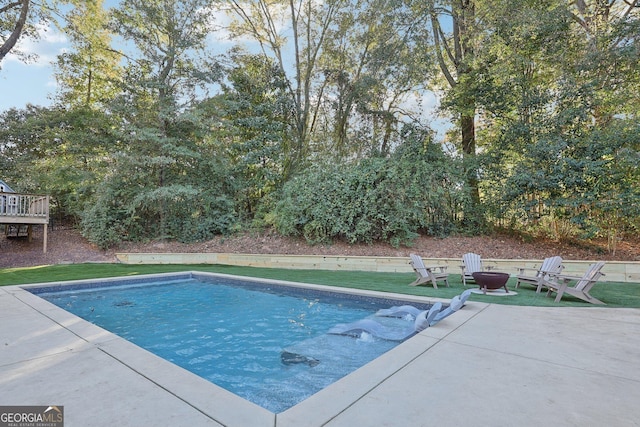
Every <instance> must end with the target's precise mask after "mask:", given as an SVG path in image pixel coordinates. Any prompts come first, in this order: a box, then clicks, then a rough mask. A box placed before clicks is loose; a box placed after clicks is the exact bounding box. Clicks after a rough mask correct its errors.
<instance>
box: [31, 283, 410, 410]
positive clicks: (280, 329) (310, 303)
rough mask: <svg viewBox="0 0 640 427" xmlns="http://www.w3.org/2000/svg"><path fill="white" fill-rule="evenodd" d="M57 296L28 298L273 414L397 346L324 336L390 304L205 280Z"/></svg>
mask: <svg viewBox="0 0 640 427" xmlns="http://www.w3.org/2000/svg"><path fill="white" fill-rule="evenodd" d="M61 289H64V288H63V287H60V288H56V289H46V288H45V289H40V290H32V292H34V293H37V294H38V295H39V296H41V297H42V298H45V299H46V300H48V301H50V302H52V303H54V304H56V305H57V306H59V307H61V308H63V309H65V310H67V311H69V312H71V313H73V314H75V315H77V316H79V317H81V318H83V319H85V320H87V321H89V322H92V323H94V324H96V325H98V326H100V327H102V328H104V329H107V330H109V331H111V332H113V333H115V334H117V335H119V336H121V337H123V338H125V339H127V340H129V341H131V342H133V343H135V344H137V345H139V346H140V347H143V348H145V349H147V350H149V351H151V352H152V353H154V354H156V355H158V356H160V357H162V358H164V359H167V360H169V361H171V362H173V363H175V364H176V365H179V366H181V367H183V368H185V369H187V370H189V371H191V372H193V373H195V374H197V375H199V376H201V377H203V378H205V379H207V380H209V381H211V382H213V383H215V384H217V385H219V386H221V387H223V388H225V389H227V390H229V391H231V392H233V393H235V394H237V395H239V396H241V397H243V398H245V399H247V400H250V401H252V402H254V403H256V404H258V405H260V406H262V407H264V408H266V409H268V410H270V411H272V412H275V413H278V412H281V411H283V410H285V409H287V408H289V407H291V406H293V405H295V404H297V403H299V402H301V401H302V400H304V399H306V398H307V397H309V396H311V395H312V394H314V393H316V392H317V391H319V390H321V389H322V388H324V387H326V386H328V385H329V384H331V383H333V382H335V381H336V380H338V379H340V378H341V377H343V376H345V375H347V374H349V373H350V372H352V371H354V370H355V369H357V368H359V367H361V366H363V365H364V364H366V363H368V362H369V361H371V360H373V359H375V358H376V357H378V356H380V355H381V354H383V353H385V352H387V351H389V350H390V349H392V348H393V347H395V346H396V345H397V344H398V342H394V341H387V340H381V339H377V338H374V337H372V336H369V335H367V334H363V335H362V336H360V338H353V337H347V336H338V335H327V334H326V332H327V331H328V330H330V329H331V328H332V327H333V326H335V325H336V324H339V323H350V322H353V321H356V320H360V319H363V318H366V317H368V316H371V315H373V314H374V313H375V312H376V310H378V309H379V308H385V307H389V306H391V305H394V304H397V303H398V302H397V301H393V300H381V299H375V298H354V297H353V296H349V295H341V294H337V293H324V292H320V291H310V290H304V289H295V288H293V289H292V288H289V287H286V286H277V285H273V284H259V283H255V282H248V281H243V280H232V279H228V278H212V277H206V278H199V280H197V279H194V278H183V279H180V280H170V281H166V280H165V281H163V282H157V281H156V282H151V283H129V284H117V283H116V284H113V283H111V284H109V285H102V286H98V285H93V286H91V287H89V288H75V289H67V290H61ZM396 321H398V320H397V319H396ZM286 353H288V354H289V356H291V355H292V354H293V356H294V357H293V360H294V361H295V362H302V363H295V362H294V363H290V362H291V359H287V358H284V359H283V357H284V355H285V354H286ZM297 356H303V358H302V360H300V357H297ZM307 356H309V357H308V358H307Z"/></svg>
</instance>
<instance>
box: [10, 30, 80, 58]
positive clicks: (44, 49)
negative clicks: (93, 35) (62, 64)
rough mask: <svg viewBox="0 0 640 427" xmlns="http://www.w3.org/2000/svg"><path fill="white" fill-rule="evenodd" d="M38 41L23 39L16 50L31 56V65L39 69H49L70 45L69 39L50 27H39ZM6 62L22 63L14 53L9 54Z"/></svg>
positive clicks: (19, 41)
mask: <svg viewBox="0 0 640 427" xmlns="http://www.w3.org/2000/svg"><path fill="white" fill-rule="evenodd" d="M36 28H37V33H38V39H32V38H28V37H21V38H20V39H19V40H18V43H17V44H16V47H15V49H17V50H19V51H20V52H21V53H22V54H24V55H27V56H29V57H30V58H31V59H30V60H29V61H28V63H29V65H32V66H37V67H47V66H49V65H50V64H51V62H53V61H55V60H56V56H57V55H59V54H60V53H62V52H64V51H65V50H66V48H67V45H68V40H67V37H66V36H65V35H64V34H63V33H61V32H60V31H58V30H57V29H55V28H54V27H53V26H51V25H50V24H49V25H42V24H40V25H38V26H37V27H36ZM5 60H6V61H7V62H9V61H13V62H22V60H21V59H20V58H19V57H18V56H17V55H15V54H14V53H11V52H10V53H9V54H8V55H7V56H6V58H5Z"/></svg>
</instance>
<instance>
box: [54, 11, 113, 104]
mask: <svg viewBox="0 0 640 427" xmlns="http://www.w3.org/2000/svg"><path fill="white" fill-rule="evenodd" d="M71 4H72V5H73V9H72V10H71V11H70V12H69V13H68V15H67V17H66V20H65V23H66V24H65V25H64V27H63V30H64V31H65V32H66V34H67V35H68V37H69V40H70V41H71V46H72V49H71V50H69V51H67V52H65V53H63V54H62V55H60V56H59V57H58V62H57V67H56V68H57V72H56V80H57V82H58V99H59V100H60V101H61V102H62V103H63V104H64V105H67V106H70V107H78V106H83V107H87V108H98V107H104V106H105V105H107V104H108V102H109V101H110V100H112V99H113V98H114V96H115V94H116V92H117V86H118V80H119V78H120V73H121V70H120V67H119V65H118V64H119V62H120V60H121V59H122V57H121V56H120V54H119V53H118V52H116V51H115V50H114V49H113V48H112V47H111V38H112V34H111V33H110V31H109V30H108V29H107V24H108V20H109V16H108V13H107V11H106V10H105V9H104V3H103V1H102V0H71Z"/></svg>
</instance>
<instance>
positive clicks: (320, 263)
mask: <svg viewBox="0 0 640 427" xmlns="http://www.w3.org/2000/svg"><path fill="white" fill-rule="evenodd" d="M116 257H117V258H118V260H119V261H120V262H122V263H125V264H225V265H239V266H247V267H265V268H291V269H305V270H314V269H318V270H352V271H377V272H397V273H411V272H412V271H413V270H412V269H411V266H410V265H409V257H406V258H404V257H364V256H337V255H336V256H331V255H326V256H323V255H269V254H233V253H180V254H173V253H118V254H116ZM423 260H424V262H425V264H426V265H428V266H429V265H447V266H448V270H447V271H448V272H449V273H451V274H460V272H461V269H460V264H461V263H462V261H461V260H460V259H453V258H424V257H423ZM483 262H484V264H485V265H486V266H490V267H492V268H493V270H495V271H503V272H505V273H510V274H516V273H517V271H518V268H519V267H526V268H534V267H539V266H540V264H541V263H542V260H522V259H520V260H503V259H484V260H483ZM593 262H595V261H572V260H565V261H564V262H563V265H564V266H565V268H564V271H563V274H566V275H570V276H582V274H583V273H584V272H585V271H586V269H587V267H588V266H589V264H591V263H593ZM602 272H603V273H604V274H605V277H603V278H602V279H601V280H602V281H608V282H632V283H640V262H622V261H608V262H607V263H606V264H605V266H604V268H603V269H602Z"/></svg>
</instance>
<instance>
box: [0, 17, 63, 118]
mask: <svg viewBox="0 0 640 427" xmlns="http://www.w3.org/2000/svg"><path fill="white" fill-rule="evenodd" d="M39 33H40V37H41V39H40V40H39V41H37V42H33V41H31V40H28V39H25V38H21V39H20V40H19V42H18V46H19V48H20V49H21V50H22V51H23V52H29V53H36V54H38V59H37V60H36V61H34V62H32V63H30V64H25V63H23V62H21V61H20V60H19V59H18V58H17V57H16V56H15V55H13V54H12V53H11V52H9V54H8V55H7V56H6V57H5V58H4V60H3V61H2V62H0V67H1V68H0V112H1V111H5V110H7V109H9V108H11V107H16V108H24V107H25V106H26V105H27V104H34V105H41V106H48V105H51V103H52V101H51V99H49V98H50V97H51V96H53V95H55V92H56V88H55V79H54V78H53V67H52V65H51V63H52V62H55V60H56V55H58V54H60V53H62V52H63V51H64V49H66V47H67V40H66V38H65V36H64V35H63V34H61V33H59V32H57V31H54V30H50V29H46V28H44V27H41V28H40V29H39Z"/></svg>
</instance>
